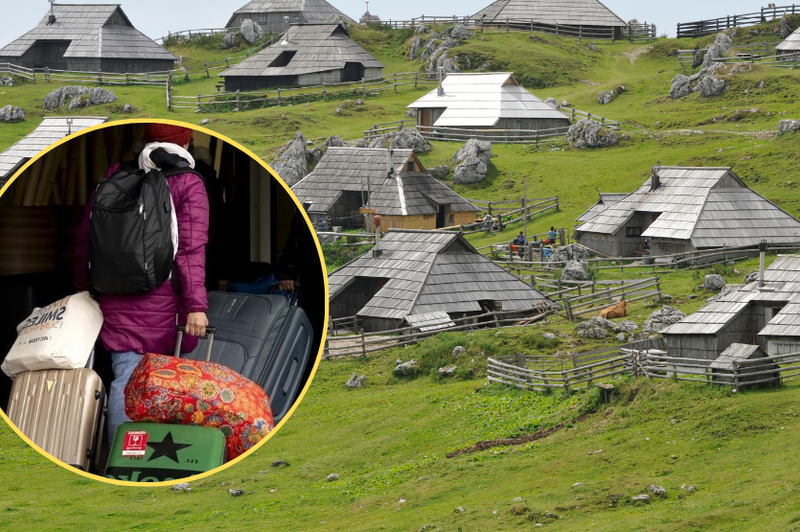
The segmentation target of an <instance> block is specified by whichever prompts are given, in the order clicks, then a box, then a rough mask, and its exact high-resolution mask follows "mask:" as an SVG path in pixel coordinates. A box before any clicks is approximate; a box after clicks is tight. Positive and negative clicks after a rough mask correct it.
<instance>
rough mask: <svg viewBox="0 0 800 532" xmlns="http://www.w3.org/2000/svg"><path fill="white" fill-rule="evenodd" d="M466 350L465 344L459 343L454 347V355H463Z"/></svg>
mask: <svg viewBox="0 0 800 532" xmlns="http://www.w3.org/2000/svg"><path fill="white" fill-rule="evenodd" d="M466 352H467V350H466V349H464V346H463V345H457V346H455V347H454V348H453V357H457V356H458V355H462V354H464V353H466Z"/></svg>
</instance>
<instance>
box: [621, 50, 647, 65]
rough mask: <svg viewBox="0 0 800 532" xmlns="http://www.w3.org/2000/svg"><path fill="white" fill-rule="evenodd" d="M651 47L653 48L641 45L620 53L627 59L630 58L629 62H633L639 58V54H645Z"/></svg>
mask: <svg viewBox="0 0 800 532" xmlns="http://www.w3.org/2000/svg"><path fill="white" fill-rule="evenodd" d="M652 49H653V47H652V46H642V47H640V48H637V49H635V50H634V51H632V52H625V53H623V54H622V55H624V56H626V57H627V58H628V59H630V61H631V64H634V63H635V62H636V60H637V59H639V56H640V55H642V54H646V53H647V52H649V51H650V50H652Z"/></svg>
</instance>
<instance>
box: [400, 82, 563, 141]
mask: <svg viewBox="0 0 800 532" xmlns="http://www.w3.org/2000/svg"><path fill="white" fill-rule="evenodd" d="M407 107H409V108H410V109H415V110H416V111H417V125H418V126H421V127H422V128H423V129H422V132H423V133H425V132H426V131H431V129H430V128H437V127H438V128H463V129H481V130H491V129H496V130H506V129H520V130H539V129H553V128H563V129H564V131H565V132H566V130H567V128H569V126H570V125H571V122H570V119H569V117H568V116H567V115H566V114H564V113H562V112H561V111H559V110H557V109H554V108H552V107H550V106H549V105H547V104H546V103H544V102H543V101H542V100H541V99H540V98H537V97H536V96H535V95H533V94H532V93H531V92H530V91H528V90H527V89H525V88H524V87H522V86H521V85H520V84H519V83H517V81H516V80H515V79H514V75H513V74H512V73H510V72H489V73H469V74H465V73H454V74H447V77H446V78H444V80H442V83H441V86H440V87H437V88H436V89H434V90H432V91H431V92H429V93H428V94H426V95H425V96H423V97H422V98H420V99H418V100H417V101H415V102H414V103H412V104H409V105H408V106H407ZM486 133H487V134H488V133H490V132H488V131H487V132H486ZM498 135H499V138H498V142H502V140H501V139H502V136H503V135H504V133H503V132H502V131H501V132H498Z"/></svg>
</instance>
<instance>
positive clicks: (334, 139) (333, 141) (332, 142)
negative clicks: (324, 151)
mask: <svg viewBox="0 0 800 532" xmlns="http://www.w3.org/2000/svg"><path fill="white" fill-rule="evenodd" d="M322 146H323V147H324V148H349V147H350V143H349V142H347V141H346V140H342V137H340V136H339V135H331V136H330V137H328V138H327V139H325V142H323V143H322Z"/></svg>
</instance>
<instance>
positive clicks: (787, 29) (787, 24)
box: [781, 15, 795, 39]
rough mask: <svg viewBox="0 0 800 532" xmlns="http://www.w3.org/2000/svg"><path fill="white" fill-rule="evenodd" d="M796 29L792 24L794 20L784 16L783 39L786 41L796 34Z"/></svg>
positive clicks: (782, 25) (782, 23) (782, 22)
mask: <svg viewBox="0 0 800 532" xmlns="http://www.w3.org/2000/svg"><path fill="white" fill-rule="evenodd" d="M794 30H795V27H794V24H792V19H791V18H789V16H788V15H783V17H782V18H781V39H785V38H786V37H788V36H789V35H791V34H792V33H794Z"/></svg>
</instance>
